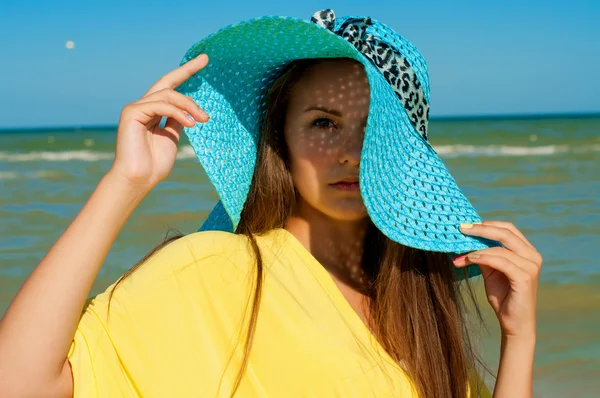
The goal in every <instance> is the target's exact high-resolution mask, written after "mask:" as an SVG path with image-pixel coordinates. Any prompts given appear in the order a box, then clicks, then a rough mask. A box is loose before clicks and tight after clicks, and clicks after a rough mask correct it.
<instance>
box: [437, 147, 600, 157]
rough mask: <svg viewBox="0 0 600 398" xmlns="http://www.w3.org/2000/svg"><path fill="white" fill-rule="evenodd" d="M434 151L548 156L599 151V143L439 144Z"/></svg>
mask: <svg viewBox="0 0 600 398" xmlns="http://www.w3.org/2000/svg"><path fill="white" fill-rule="evenodd" d="M434 149H435V151H436V152H437V153H438V154H439V155H440V156H441V157H444V158H453V157H460V156H483V157H498V156H548V155H556V154H559V153H565V152H571V151H573V152H581V151H585V152H588V151H590V150H591V151H600V145H593V146H592V147H589V146H588V147H572V146H569V145H543V146H510V145H488V146H477V145H460V144H459V145H440V146H436V147H434Z"/></svg>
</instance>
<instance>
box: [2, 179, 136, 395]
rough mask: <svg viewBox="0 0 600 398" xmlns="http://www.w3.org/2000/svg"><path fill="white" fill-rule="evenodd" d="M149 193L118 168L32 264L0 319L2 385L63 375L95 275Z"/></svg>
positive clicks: (24, 385) (14, 388) (14, 387)
mask: <svg viewBox="0 0 600 398" xmlns="http://www.w3.org/2000/svg"><path fill="white" fill-rule="evenodd" d="M145 194H146V190H145V189H143V188H142V187H134V186H133V185H132V184H130V183H128V182H127V180H126V179H125V178H122V177H120V176H119V175H118V174H116V173H114V172H109V173H108V174H106V175H105V176H104V178H103V179H102V180H101V181H100V183H99V184H98V186H97V188H96V189H95V191H94V192H93V194H92V195H91V197H90V198H89V200H88V201H87V203H86V204H85V205H84V207H83V209H82V210H81V211H80V213H79V214H78V215H77V217H76V218H75V219H74V221H73V222H72V223H71V225H70V226H69V227H68V228H67V229H66V230H65V231H64V233H63V234H62V236H61V237H60V238H59V239H58V241H56V243H55V244H54V245H53V246H52V248H51V249H50V251H49V252H48V253H47V254H46V256H45V257H44V258H43V259H42V260H41V262H40V263H39V264H38V266H37V267H36V268H35V269H34V270H33V272H32V273H31V275H30V276H29V277H28V278H27V280H26V281H25V283H24V284H23V286H22V287H21V289H20V291H19V292H18V294H17V295H16V296H15V298H14V300H13V302H12V303H11V305H10V307H9V308H8V310H7V311H6V313H5V315H4V317H3V319H2V321H1V322H0V375H1V377H0V379H2V381H0V387H2V388H4V389H5V390H6V391H10V390H12V391H22V390H21V388H28V385H29V386H33V385H36V383H38V385H44V384H45V383H48V385H50V383H51V382H52V381H53V380H54V379H55V378H57V377H58V376H59V375H60V373H61V371H62V370H63V368H64V366H65V362H66V356H67V353H68V350H69V347H70V345H71V342H72V340H73V335H74V334H75V330H76V328H77V324H78V321H79V318H80V316H81V311H82V309H83V305H84V304H85V301H86V298H87V296H88V295H89V292H90V289H91V287H92V284H93V282H94V279H95V278H96V275H97V274H98V271H99V270H100V267H101V265H102V263H103V261H104V259H105V257H106V255H107V253H108V251H109V249H110V247H111V245H112V243H113V242H114V240H115V238H116V237H117V235H118V233H119V231H120V230H121V228H122V227H123V225H124V224H125V222H126V221H127V219H128V218H129V216H130V215H131V213H132V212H133V210H134V209H135V208H136V207H137V205H138V204H139V203H140V201H141V200H142V199H143V197H144V196H145ZM3 383H11V385H10V386H7V385H4V386H2V385H1V384H3ZM12 383H14V384H12ZM21 383H22V384H21ZM2 388H0V390H3V389H2ZM5 390H3V391H5Z"/></svg>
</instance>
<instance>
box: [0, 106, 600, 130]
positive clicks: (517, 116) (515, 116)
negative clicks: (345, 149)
mask: <svg viewBox="0 0 600 398" xmlns="http://www.w3.org/2000/svg"><path fill="white" fill-rule="evenodd" d="M588 117H599V118H600V111H593V112H566V113H506V114H480V115H445V116H433V117H431V118H429V121H441V122H446V121H470V120H536V119H562V118H571V119H579V118H588ZM118 125H119V124H118V123H117V124H73V125H62V126H61V125H47V126H25V127H17V126H14V127H0V133H1V132H7V131H19V132H23V131H46V130H89V129H100V130H108V129H115V128H117V127H118Z"/></svg>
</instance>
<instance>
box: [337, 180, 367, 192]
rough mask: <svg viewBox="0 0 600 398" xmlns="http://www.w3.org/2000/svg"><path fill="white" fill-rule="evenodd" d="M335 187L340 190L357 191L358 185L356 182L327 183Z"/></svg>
mask: <svg viewBox="0 0 600 398" xmlns="http://www.w3.org/2000/svg"><path fill="white" fill-rule="evenodd" d="M329 185H330V186H332V187H333V188H335V189H339V190H341V191H359V190H360V186H359V184H358V182H343V181H342V182H337V183H335V184H329Z"/></svg>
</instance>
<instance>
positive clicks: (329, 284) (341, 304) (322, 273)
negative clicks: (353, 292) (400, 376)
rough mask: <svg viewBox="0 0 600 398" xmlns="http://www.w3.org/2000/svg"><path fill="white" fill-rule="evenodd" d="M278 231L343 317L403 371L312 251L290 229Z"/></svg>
mask: <svg viewBox="0 0 600 398" xmlns="http://www.w3.org/2000/svg"><path fill="white" fill-rule="evenodd" d="M278 231H281V232H280V233H281V234H283V235H285V236H286V237H287V240H288V241H289V243H290V244H291V245H292V246H293V248H294V249H295V250H296V251H298V252H299V253H303V254H304V255H305V257H306V258H308V260H309V261H308V262H307V265H308V266H309V267H310V271H311V272H312V274H313V275H314V277H315V279H316V280H317V281H318V282H319V284H320V285H321V286H322V287H323V289H324V290H325V292H326V293H327V295H328V296H329V298H330V299H331V301H332V302H333V303H334V305H335V307H336V308H337V309H338V310H339V311H340V313H341V314H342V316H343V317H344V319H345V320H346V322H347V323H348V324H349V325H352V328H353V329H354V331H355V332H358V333H359V334H361V335H362V336H363V337H364V338H365V339H366V340H367V341H368V342H370V343H371V345H372V347H373V348H374V349H375V350H376V351H377V352H378V353H379V354H381V357H382V358H384V359H385V361H386V362H387V363H389V364H390V365H392V366H393V367H395V368H396V369H397V370H399V371H401V372H403V373H405V370H404V369H403V368H402V367H401V366H400V365H399V364H398V363H397V362H396V361H395V360H394V358H392V356H391V355H390V354H389V353H388V352H387V351H386V350H385V348H384V347H383V346H382V345H381V343H380V342H379V340H377V338H376V337H375V335H373V332H371V329H369V327H368V326H367V325H366V324H365V323H364V322H363V320H362V319H361V317H360V315H359V314H358V313H357V312H356V311H355V310H354V308H353V307H352V305H351V304H350V303H349V302H348V300H347V299H346V297H345V296H344V294H343V293H342V291H341V290H340V288H339V287H338V286H337V284H336V283H335V281H334V279H333V277H332V276H331V275H330V274H329V272H328V271H327V269H326V268H325V267H324V266H323V265H322V264H321V263H320V262H319V261H318V260H317V259H316V258H315V257H314V256H313V255H312V253H311V252H310V251H309V250H308V249H307V248H306V247H305V246H304V245H303V244H302V242H300V241H299V240H298V238H296V236H294V234H292V233H291V232H290V231H288V230H286V229H284V228H279V229H278Z"/></svg>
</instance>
